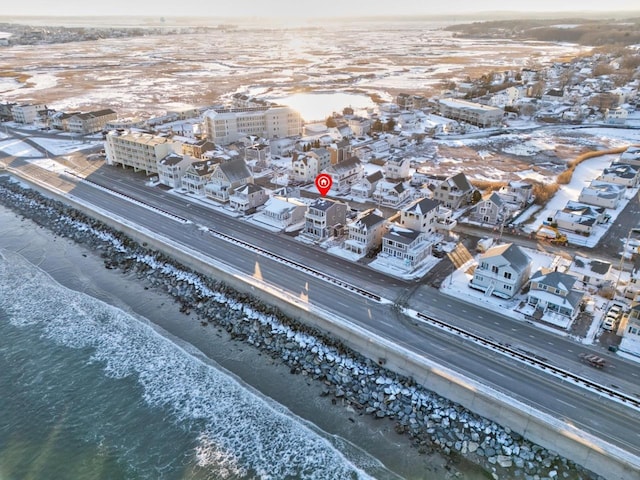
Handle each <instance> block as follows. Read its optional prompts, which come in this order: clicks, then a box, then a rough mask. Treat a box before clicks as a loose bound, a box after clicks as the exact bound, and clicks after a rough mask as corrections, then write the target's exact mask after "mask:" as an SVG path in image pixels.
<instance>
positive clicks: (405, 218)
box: [400, 198, 440, 233]
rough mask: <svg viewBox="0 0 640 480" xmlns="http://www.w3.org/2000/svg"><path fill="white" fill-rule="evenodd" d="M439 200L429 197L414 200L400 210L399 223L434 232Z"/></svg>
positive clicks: (421, 230)
mask: <svg viewBox="0 0 640 480" xmlns="http://www.w3.org/2000/svg"><path fill="white" fill-rule="evenodd" d="M439 205H440V202H436V201H435V200H431V199H429V198H421V199H419V200H416V201H415V202H413V203H412V204H411V205H409V206H408V207H406V208H404V209H402V210H401V211H400V225H401V226H402V227H404V228H409V229H411V230H416V231H419V232H424V233H435V231H436V222H437V214H438V207H439Z"/></svg>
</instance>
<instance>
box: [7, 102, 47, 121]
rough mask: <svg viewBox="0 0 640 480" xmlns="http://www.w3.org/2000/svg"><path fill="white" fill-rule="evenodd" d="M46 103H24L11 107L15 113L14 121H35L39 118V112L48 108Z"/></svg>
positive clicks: (12, 112)
mask: <svg viewBox="0 0 640 480" xmlns="http://www.w3.org/2000/svg"><path fill="white" fill-rule="evenodd" d="M46 109H47V107H46V106H45V105H34V104H31V103H23V104H21V105H14V106H13V107H12V108H11V114H12V115H13V121H14V122H17V123H33V122H35V121H36V119H37V118H38V112H42V111H44V110H46Z"/></svg>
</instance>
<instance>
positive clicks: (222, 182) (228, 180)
mask: <svg viewBox="0 0 640 480" xmlns="http://www.w3.org/2000/svg"><path fill="white" fill-rule="evenodd" d="M248 183H253V175H251V172H250V171H249V168H248V167H247V164H246V162H245V161H244V160H242V159H237V160H231V161H230V162H223V163H219V164H217V165H216V168H215V170H214V172H213V174H212V175H211V178H210V180H209V182H208V183H207V184H206V185H205V187H204V193H205V195H206V196H207V197H209V198H211V199H213V200H217V201H218V202H223V203H226V202H228V201H229V196H230V195H231V194H232V193H233V191H234V190H235V189H236V188H238V187H240V186H243V185H246V184H248Z"/></svg>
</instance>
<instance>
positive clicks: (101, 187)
mask: <svg viewBox="0 0 640 480" xmlns="http://www.w3.org/2000/svg"><path fill="white" fill-rule="evenodd" d="M64 173H66V174H67V175H70V176H72V177H75V178H77V179H79V180H80V181H81V182H82V183H88V184H89V185H91V186H92V187H95V188H97V189H99V190H103V191H105V192H108V193H110V194H111V195H115V196H117V197H120V198H124V199H125V200H127V201H129V202H131V203H135V204H136V205H140V206H141V207H144V208H147V209H149V210H153V211H156V212H158V213H161V214H162V215H165V216H166V217H169V218H172V219H173V220H176V221H177V222H180V223H183V224H186V223H192V222H191V220H187V219H186V218H184V217H181V216H180V215H176V214H175V213H171V212H169V211H167V210H164V209H162V208H159V207H155V206H153V205H149V204H148V203H145V202H141V201H140V200H138V199H136V198H133V197H131V196H129V195H127V194H125V193H120V192H118V191H116V190H112V189H111V188H108V187H105V186H104V185H100V184H99V183H96V182H92V181H91V180H87V179H86V178H84V177H82V176H80V175H78V174H77V173H75V172H72V171H71V170H66V169H65V171H64Z"/></svg>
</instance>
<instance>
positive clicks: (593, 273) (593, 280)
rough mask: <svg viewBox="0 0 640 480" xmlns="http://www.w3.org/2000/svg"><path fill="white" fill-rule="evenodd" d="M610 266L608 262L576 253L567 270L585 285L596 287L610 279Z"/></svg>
mask: <svg viewBox="0 0 640 480" xmlns="http://www.w3.org/2000/svg"><path fill="white" fill-rule="evenodd" d="M611 268H612V266H611V263H610V262H606V261H604V260H596V259H595V258H587V257H583V256H582V255H576V256H574V257H573V262H571V266H570V267H569V271H570V272H571V274H572V275H574V276H575V277H576V278H577V279H578V280H580V281H581V282H582V283H584V284H585V285H591V286H592V287H596V288H598V287H601V286H603V285H604V284H605V283H607V282H610V281H611Z"/></svg>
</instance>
